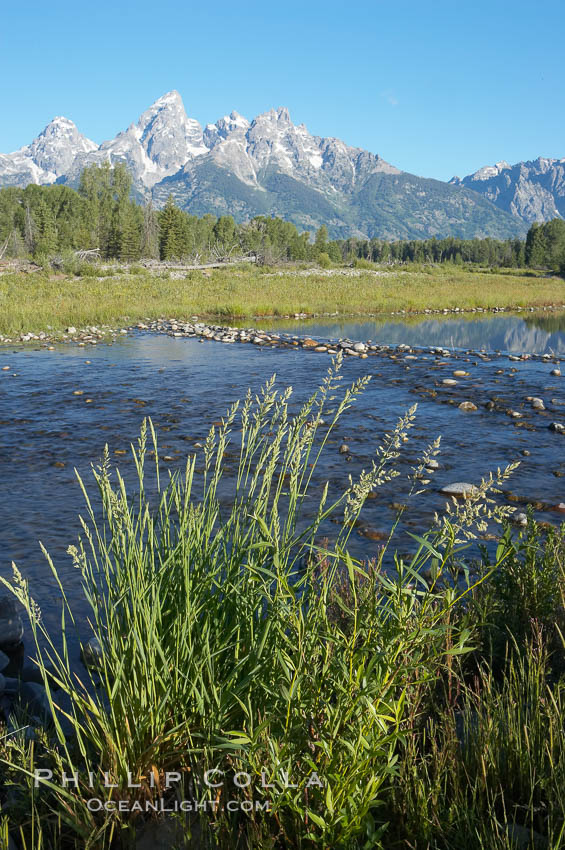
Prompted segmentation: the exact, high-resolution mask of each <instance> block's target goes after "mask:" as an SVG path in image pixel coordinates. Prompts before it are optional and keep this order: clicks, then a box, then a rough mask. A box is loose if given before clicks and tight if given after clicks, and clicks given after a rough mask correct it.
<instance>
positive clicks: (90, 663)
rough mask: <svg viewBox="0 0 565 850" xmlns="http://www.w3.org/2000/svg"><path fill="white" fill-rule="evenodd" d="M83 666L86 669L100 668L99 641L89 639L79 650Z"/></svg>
mask: <svg viewBox="0 0 565 850" xmlns="http://www.w3.org/2000/svg"><path fill="white" fill-rule="evenodd" d="M81 657H82V661H83V664H84V665H85V666H86V667H102V663H103V654H102V647H101V646H100V641H99V640H98V638H97V637H91V638H90V640H88V641H87V642H86V643H85V644H84V646H83V647H82V650H81Z"/></svg>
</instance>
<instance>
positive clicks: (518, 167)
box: [450, 156, 565, 224]
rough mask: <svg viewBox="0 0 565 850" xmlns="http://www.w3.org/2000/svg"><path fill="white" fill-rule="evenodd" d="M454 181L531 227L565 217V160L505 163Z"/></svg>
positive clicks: (453, 179)
mask: <svg viewBox="0 0 565 850" xmlns="http://www.w3.org/2000/svg"><path fill="white" fill-rule="evenodd" d="M450 182H451V183H452V184H454V185H463V186H466V187H467V188H468V189H472V190H473V191H475V192H478V193H479V194H481V195H483V196H484V197H485V198H487V199H488V200H489V201H492V203H494V204H496V206H497V207H499V208H500V209H503V210H505V211H506V212H509V213H511V214H512V215H514V216H517V217H518V218H521V219H522V220H523V221H525V222H527V223H528V224H530V223H531V222H533V221H549V220H550V219H552V218H557V217H559V218H565V158H563V159H550V158H547V157H541V156H540V157H538V158H537V159H535V160H530V161H527V162H518V163H516V164H515V165H509V164H508V163H507V162H505V161H504V160H502V161H501V162H497V163H496V164H495V165H486V166H484V167H483V168H479V170H478V171H475V173H474V174H469V175H468V176H467V177H464V178H463V179H462V180H460V179H459V178H458V177H453V178H452V180H451V181H450Z"/></svg>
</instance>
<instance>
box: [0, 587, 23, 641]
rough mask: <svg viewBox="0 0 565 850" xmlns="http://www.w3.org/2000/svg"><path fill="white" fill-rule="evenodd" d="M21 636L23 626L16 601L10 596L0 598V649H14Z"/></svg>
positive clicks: (21, 638)
mask: <svg viewBox="0 0 565 850" xmlns="http://www.w3.org/2000/svg"><path fill="white" fill-rule="evenodd" d="M23 636H24V624H23V623H22V618H21V617H20V615H19V614H18V609H17V606H16V600H15V599H14V598H12V597H10V596H2V597H0V649H8V650H9V649H15V647H17V646H18V645H19V644H20V643H21V642H22V640H23Z"/></svg>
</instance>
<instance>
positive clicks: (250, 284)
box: [0, 265, 565, 337]
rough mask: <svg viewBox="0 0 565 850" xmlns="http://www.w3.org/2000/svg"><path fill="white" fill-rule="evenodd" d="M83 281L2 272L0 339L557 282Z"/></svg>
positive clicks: (405, 305) (474, 296) (438, 303)
mask: <svg viewBox="0 0 565 850" xmlns="http://www.w3.org/2000/svg"><path fill="white" fill-rule="evenodd" d="M135 271H136V274H127V273H123V271H121V270H120V273H116V274H113V275H112V274H110V273H109V272H108V270H106V271H104V272H101V274H102V273H103V274H104V275H107V276H105V277H103V278H102V279H100V280H98V279H97V278H96V277H94V276H93V272H92V268H90V269H89V270H88V275H86V276H81V277H76V276H73V275H59V276H54V275H49V274H47V273H45V272H36V273H34V274H27V275H26V274H5V275H2V276H1V277H0V334H3V335H5V336H8V337H9V336H11V335H12V336H13V335H17V334H19V333H21V332H23V331H30V332H32V333H39V332H40V331H47V329H48V326H50V327H51V328H52V331H51V332H52V333H53V334H56V333H61V332H62V331H63V330H64V328H65V327H66V326H68V325H73V326H75V327H77V328H80V327H84V326H85V325H109V326H115V325H120V324H126V323H130V322H135V321H139V320H142V319H144V318H151V319H153V318H158V317H160V316H174V317H176V318H189V317H190V316H192V315H199V316H202V317H208V318H211V319H213V318H216V319H223V318H226V317H234V318H246V317H251V316H259V317H260V316H273V315H274V316H285V315H291V316H292V315H293V314H294V313H302V312H304V313H335V312H336V311H337V312H338V313H339V314H340V315H342V316H347V315H367V314H374V313H390V312H392V311H397V310H405V311H407V312H421V311H423V310H425V309H428V308H429V309H440V310H441V309H446V308H447V309H450V308H453V307H459V308H462V309H471V308H475V307H482V308H487V309H488V308H492V307H517V306H521V307H529V306H534V307H542V306H546V305H551V304H558V305H562V304H564V303H565V283H564V281H563V280H562V279H561V278H557V277H545V276H543V277H542V276H536V275H532V273H530V272H528V273H526V272H520V271H514V272H512V273H509V272H508V271H507V270H505V271H504V272H494V271H492V272H488V273H485V272H484V271H483V272H481V271H478V270H470V269H466V268H462V269H461V268H458V267H455V266H448V265H444V266H439V267H435V268H431V267H427V268H426V267H418V266H416V267H414V268H411V267H409V266H408V267H403V268H402V270H400V269H396V270H391V269H386V268H385V269H383V271H384V274H383V275H380V276H375V275H374V274H371V273H370V272H368V271H366V272H365V271H364V270H360V271H361V272H362V273H361V276H360V277H351V276H348V275H347V274H346V273H342V274H333V275H332V276H329V277H328V276H324V275H323V274H319V275H316V274H314V275H311V276H308V277H301V276H298V275H297V274H296V273H293V272H292V270H287V271H285V272H283V273H282V274H281V275H279V274H275V275H269V274H266V273H265V272H263V271H261V270H260V269H249V268H247V267H246V268H241V269H234V270H233V271H232V270H229V271H228V270H224V269H221V270H215V271H214V272H213V273H212V274H211V275H210V276H209V277H208V276H205V275H203V274H202V273H201V272H190V273H188V274H187V275H186V277H185V278H183V279H181V280H174V279H171V276H170V274H169V273H168V272H164V273H163V274H162V275H161V276H159V277H152V276H150V275H148V274H140V273H139V269H136V270H135Z"/></svg>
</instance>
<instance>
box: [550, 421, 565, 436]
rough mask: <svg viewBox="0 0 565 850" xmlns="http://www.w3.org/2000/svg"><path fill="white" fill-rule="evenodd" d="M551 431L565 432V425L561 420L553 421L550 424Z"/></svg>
mask: <svg viewBox="0 0 565 850" xmlns="http://www.w3.org/2000/svg"><path fill="white" fill-rule="evenodd" d="M548 428H549V430H550V431H555V432H556V433H557V434H565V425H563V424H562V423H561V422H552V423H551V425H548Z"/></svg>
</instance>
